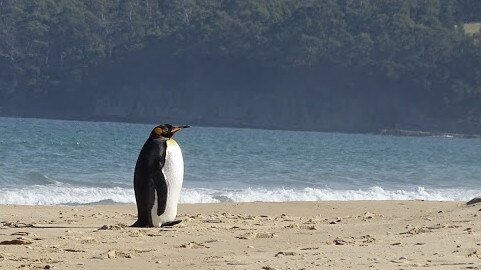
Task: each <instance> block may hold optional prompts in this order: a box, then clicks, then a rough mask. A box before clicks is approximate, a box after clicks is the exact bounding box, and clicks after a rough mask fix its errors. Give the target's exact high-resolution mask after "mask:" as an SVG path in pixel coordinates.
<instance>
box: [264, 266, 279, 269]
mask: <svg viewBox="0 0 481 270" xmlns="http://www.w3.org/2000/svg"><path fill="white" fill-rule="evenodd" d="M261 269H262V270H277V269H276V268H274V267H271V266H263V267H262V268H261Z"/></svg>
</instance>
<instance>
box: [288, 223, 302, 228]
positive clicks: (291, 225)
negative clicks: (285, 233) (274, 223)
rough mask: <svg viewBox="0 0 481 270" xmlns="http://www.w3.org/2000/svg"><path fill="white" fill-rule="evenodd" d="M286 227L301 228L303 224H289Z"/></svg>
mask: <svg viewBox="0 0 481 270" xmlns="http://www.w3.org/2000/svg"><path fill="white" fill-rule="evenodd" d="M284 228H288V229H299V228H301V226H299V224H289V225H286V226H284Z"/></svg>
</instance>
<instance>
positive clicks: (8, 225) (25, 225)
mask: <svg viewBox="0 0 481 270" xmlns="http://www.w3.org/2000/svg"><path fill="white" fill-rule="evenodd" d="M1 223H2V227H5V228H33V227H35V225H33V224H30V223H23V222H20V221H17V222H9V221H2V222H1Z"/></svg>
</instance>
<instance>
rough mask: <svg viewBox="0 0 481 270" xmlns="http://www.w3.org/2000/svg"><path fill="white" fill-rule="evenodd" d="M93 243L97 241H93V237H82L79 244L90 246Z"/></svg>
mask: <svg viewBox="0 0 481 270" xmlns="http://www.w3.org/2000/svg"><path fill="white" fill-rule="evenodd" d="M95 242H97V240H95V238H93V237H83V238H81V239H80V243H81V244H91V243H95Z"/></svg>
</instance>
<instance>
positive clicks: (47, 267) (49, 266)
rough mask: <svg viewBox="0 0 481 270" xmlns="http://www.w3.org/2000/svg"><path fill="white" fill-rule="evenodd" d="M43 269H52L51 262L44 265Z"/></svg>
mask: <svg viewBox="0 0 481 270" xmlns="http://www.w3.org/2000/svg"><path fill="white" fill-rule="evenodd" d="M43 269H52V266H51V265H50V264H47V265H45V266H44V267H43Z"/></svg>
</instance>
